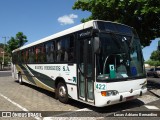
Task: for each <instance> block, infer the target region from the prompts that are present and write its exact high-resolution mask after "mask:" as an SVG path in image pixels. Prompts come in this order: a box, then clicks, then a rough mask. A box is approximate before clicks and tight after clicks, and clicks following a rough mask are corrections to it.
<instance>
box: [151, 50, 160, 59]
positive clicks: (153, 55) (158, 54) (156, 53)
mask: <svg viewBox="0 0 160 120" xmlns="http://www.w3.org/2000/svg"><path fill="white" fill-rule="evenodd" d="M150 59H151V60H155V61H160V51H159V50H156V51H153V52H152V53H151V57H150Z"/></svg>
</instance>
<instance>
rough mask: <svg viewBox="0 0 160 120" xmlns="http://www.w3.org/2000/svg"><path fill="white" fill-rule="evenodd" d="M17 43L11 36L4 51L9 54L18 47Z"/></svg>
mask: <svg viewBox="0 0 160 120" xmlns="http://www.w3.org/2000/svg"><path fill="white" fill-rule="evenodd" d="M18 45H19V43H18V40H16V39H15V38H14V37H11V39H10V40H9V41H8V42H7V45H6V47H5V48H6V49H5V51H6V52H7V53H9V54H11V53H12V51H13V50H14V49H17V48H18Z"/></svg>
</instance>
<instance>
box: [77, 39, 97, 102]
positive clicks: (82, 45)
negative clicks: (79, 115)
mask: <svg viewBox="0 0 160 120" xmlns="http://www.w3.org/2000/svg"><path fill="white" fill-rule="evenodd" d="M77 45H78V56H79V58H78V80H79V81H78V86H79V87H78V92H79V94H78V95H79V99H81V100H84V101H87V102H94V88H93V87H94V84H93V75H92V70H93V65H92V63H93V62H92V60H93V59H92V47H91V39H81V40H78V44H77Z"/></svg>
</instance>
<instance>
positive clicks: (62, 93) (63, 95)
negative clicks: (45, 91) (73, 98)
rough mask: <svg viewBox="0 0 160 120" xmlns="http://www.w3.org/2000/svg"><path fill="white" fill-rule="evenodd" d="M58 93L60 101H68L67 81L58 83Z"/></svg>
mask: <svg viewBox="0 0 160 120" xmlns="http://www.w3.org/2000/svg"><path fill="white" fill-rule="evenodd" d="M57 94H58V99H59V101H60V102H62V103H67V102H68V91H67V87H66V85H65V83H63V82H60V83H58V89H57Z"/></svg>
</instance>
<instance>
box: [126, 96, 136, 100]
mask: <svg viewBox="0 0 160 120" xmlns="http://www.w3.org/2000/svg"><path fill="white" fill-rule="evenodd" d="M133 98H134V96H130V97H126V100H132V99H133Z"/></svg>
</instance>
